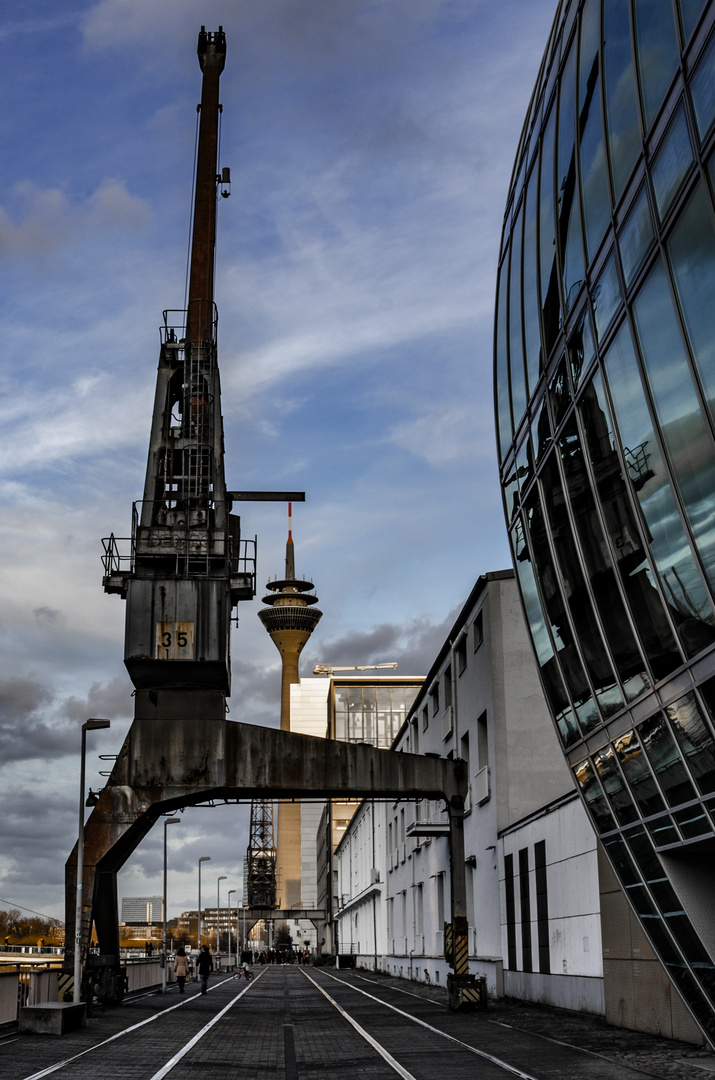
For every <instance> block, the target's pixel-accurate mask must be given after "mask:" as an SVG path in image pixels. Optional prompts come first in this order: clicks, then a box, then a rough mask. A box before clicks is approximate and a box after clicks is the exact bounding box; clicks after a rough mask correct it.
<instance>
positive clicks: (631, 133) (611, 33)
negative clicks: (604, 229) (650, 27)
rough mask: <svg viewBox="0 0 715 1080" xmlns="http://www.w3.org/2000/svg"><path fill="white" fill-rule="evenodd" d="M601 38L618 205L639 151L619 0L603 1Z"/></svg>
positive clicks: (626, 30) (624, 8)
mask: <svg viewBox="0 0 715 1080" xmlns="http://www.w3.org/2000/svg"><path fill="white" fill-rule="evenodd" d="M603 36H604V39H605V44H604V53H603V68H604V85H605V92H606V119H607V126H608V147H609V150H610V155H611V175H612V177H613V186H614V190H615V196H616V201H618V199H620V197H621V195H622V194H623V190H624V188H625V186H626V182H627V180H628V178H629V176H630V174H631V172H632V170H633V166H634V165H635V163H636V159H637V157H638V152H639V150H640V147H641V141H640V127H639V124H638V107H637V104H636V83H635V73H634V71H633V55H632V53H631V32H630V24H629V19H628V4H624V3H623V2H622V0H604V3H603Z"/></svg>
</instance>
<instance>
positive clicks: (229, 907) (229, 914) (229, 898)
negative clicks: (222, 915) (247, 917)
mask: <svg viewBox="0 0 715 1080" xmlns="http://www.w3.org/2000/svg"><path fill="white" fill-rule="evenodd" d="M235 891H236V890H235V889H229V890H228V896H227V898H226V903H227V904H228V966H229V968H230V967H231V893H235ZM236 934H238V922H237V923H236ZM236 963H237V964H238V957H236Z"/></svg>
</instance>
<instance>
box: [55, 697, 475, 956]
mask: <svg viewBox="0 0 715 1080" xmlns="http://www.w3.org/2000/svg"><path fill="white" fill-rule="evenodd" d="M204 697H205V695H203V694H200V693H196V694H190V693H189V694H185V695H181V696H179V695H177V694H175V693H170V692H169V691H161V690H159V691H156V692H155V691H152V692H144V691H138V692H137V694H136V696H135V707H136V714H135V720H134V722H133V724H132V726H131V728H130V730H129V732H128V734H127V736H126V739H125V741H124V745H123V747H122V749H121V752H120V753H119V755H118V756H117V760H116V761H115V763H114V768H113V769H112V773H111V775H110V777H109V779H108V781H107V784H106V786H105V788H104V789H103V791H102V793H101V795H100V798H99V802H98V803H97V805H96V806H95V808H94V809H93V811H92V814H91V815H90V817H89V819H88V821H87V823H86V825H85V833H84V836H85V848H84V874H83V878H84V881H83V896H84V904H83V912H82V925H81V927H80V934H79V943H80V948H81V950H82V961H83V967H84V963H85V961H86V958H87V954H88V948H89V940H90V931H91V927H92V923H93V922H95V924H96V929H97V933H98V935H99V938H100V940H99V949H100V954H102V955H103V956H107V957H114V958H118V956H119V938H118V929H117V928H116V925H114V924H113V920H112V917H111V915H110V913H109V911H108V910H107V909H108V907H110V908H111V909H112V914H113V912H114V910H115V909H114V907H113V905H112V903H111V900H110V897H111V895H112V894H113V889H112V887H111V886H112V883H113V887H114V888H116V880H115V879H116V874H117V872H118V871H119V870H120V869H121V867H122V866H123V865H124V863H125V862H126V860H127V859H128V858H129V856H130V855H131V854H132V852H133V851H134V850H135V849H136V847H137V845H138V844H139V843H140V842H141V840H142V839H143V838H144V837H145V836H146V835H147V833H148V832H149V831H150V829H151V827H152V826H153V824H154V823H155V822H156V821H157V820H158V819H159V817H160V816H161V815H162V814H166V813H168V812H171V813H173V812H174V811H176V810H179V809H182V808H183V807H186V806H193V805H196V804H197V803H200V802H205V801H206V800H207V799H212V798H215V799H224V798H229V799H232V798H238V797H241V798H274V799H276V798H287V799H290V798H294V799H311V798H313V799H316V798H320V799H334V798H341V799H350V798H355V799H361V798H370V799H421V798H426V799H436V800H443V801H444V802H445V804H446V807H447V810H448V811H449V818H450V825H451V830H450V855H451V875H452V921H453V923H454V924H455V927H457V928H460V929H461V927H462V926H463V925H464V926H466V896H465V890H464V886H465V880H464V835H463V820H462V819H463V814H464V800H465V798H466V794H467V777H466V770H465V766H464V762H462V761H460V760H456V761H454V760H451V759H446V758H433V757H423V756H420V755H416V754H405V753H396V752H393V751H390V750H377V749H375V748H374V747H373V746H368V745H365V744H353V743H344V742H336V741H333V740H329V739H320V738H315V737H313V736H310V735H298V734H296V733H295V732H290V731H281V730H277V729H275V728H264V727H258V726H256V725H253V724H239V723H235V722H233V721H229V720H219V719H214V718H207V717H206V715H205V712H204V711H203V708H202V706H203V705H205V702H204V701H203V699H204ZM177 698H178V699H179V700H178V701H177ZM179 701H180V703H181V708H180V711H181V713H182V715H181V716H174V717H171V716H168V715H167V711H168V707H169V706H170V704H171V705H174V706H175V707H176V706H177V705H178V704H179ZM177 711H178V710H177ZM76 869H77V849H76V847H75V850H74V851H73V852H72V854H71V855H70V857H69V859H68V861H67V864H66V874H65V886H66V896H67V898H68V902H67V904H66V940H67V943H68V948H69V946H70V944H71V943H73V942H74V941H75V915H74V898H75V895H76ZM260 917H266V916H265V915H262V916H260ZM270 917H272V918H276V915H275V913H273V914H272V915H271V916H270ZM291 917H292V916H291ZM73 962H74V956H73V954H72V953H70V952H69V951H68V953H67V954H66V955H65V964H66V965H67V966H71V965H72V964H73ZM115 963H118V959H117V960H116V961H115Z"/></svg>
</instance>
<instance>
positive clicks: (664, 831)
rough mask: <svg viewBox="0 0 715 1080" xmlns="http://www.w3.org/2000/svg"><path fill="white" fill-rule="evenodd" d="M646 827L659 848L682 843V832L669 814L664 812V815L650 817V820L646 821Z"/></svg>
mask: <svg viewBox="0 0 715 1080" xmlns="http://www.w3.org/2000/svg"><path fill="white" fill-rule="evenodd" d="M646 827H647V829H648V832H649V833H650V835H651V839H652V840H653V844H654V845H655V847H657V848H660V847H667V846H668V845H669V844H679V843H681V838H680V833H679V832H678V830H677V829H676V827H675V825H674V824H673V822H672V820H671V818H670V817H669V815H668V814H663V815H662V817H657V818H650V820H649V821H646Z"/></svg>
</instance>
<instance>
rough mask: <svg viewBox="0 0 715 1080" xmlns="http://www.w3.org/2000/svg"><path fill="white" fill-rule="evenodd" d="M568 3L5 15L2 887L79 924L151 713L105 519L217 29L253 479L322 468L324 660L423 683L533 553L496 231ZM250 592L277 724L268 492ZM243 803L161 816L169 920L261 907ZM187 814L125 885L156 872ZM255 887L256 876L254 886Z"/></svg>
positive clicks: (178, 261) (140, 459) (238, 350)
mask: <svg viewBox="0 0 715 1080" xmlns="http://www.w3.org/2000/svg"><path fill="white" fill-rule="evenodd" d="M554 8H555V3H554V0H261V2H260V3H256V2H255V0H204V2H198V0H100V2H92V0H24V2H23V4H22V5H19V4H7V5H4V7H3V14H2V15H0V80H2V99H3V101H4V102H5V107H4V108H3V110H2V111H0V145H1V146H2V154H0V295H1V297H2V315H1V316H0V320H1V327H2V348H1V349H0V364H1V365H2V386H3V394H2V397H1V398H0V411H1V414H2V431H3V434H4V437H3V444H2V447H0V502H1V505H0V552H1V558H0V634H1V635H2V645H1V649H0V906H5V907H8V906H18V907H26V908H31V909H33V910H36V911H40V912H42V913H46V914H48V915H51V916H53V917H58V918H63V917H64V896H63V888H64V884H63V883H64V863H65V860H66V858H67V856H68V855H69V852H70V850H71V849H72V846H73V844H74V838H75V837H76V830H77V813H78V795H79V746H80V728H81V724H82V723H83V721H84V720H86V719H87V718H88V717H90V716H96V717H107V718H109V719H111V723H112V726H111V729H110V730H108V731H101V732H95V733H90V734H89V736H88V756H87V780H88V784H89V785H90V786H91V787H93V788H94V789H97V788H99V787H101V785H102V783H103V778H102V777H101V775H100V770H103V769H106V770H108V769H110V768H111V764H112V763H111V760H109V761H107V760H104V761H102V760H100V759H99V756H98V755H100V754H105V755H111V754H116V753H117V752H118V750H119V748H120V746H121V743H122V740H123V737H124V735H125V733H126V731H127V730H128V727H129V723H130V720H131V715H132V699H131V691H132V686H131V683H130V681H129V679H128V676H127V675H126V672H125V670H124V666H123V662H122V656H123V633H124V603H123V602H122V601H121V600H120V599H119V598H118V597H117V596H107V595H105V594H104V592H103V591H102V585H101V577H102V566H101V562H100V556H101V543H100V541H101V538H102V537H106V536H108V535H109V534H110V533H114V534H115V535H116V536H127V535H128V534H129V530H130V524H131V505H132V501H133V500H135V499H138V498H140V497H141V492H142V488H143V482H144V471H145V467H146V454H147V446H148V437H149V425H150V420H151V410H152V404H153V393H154V381H155V375H156V364H157V360H158V347H159V334H158V327H159V325H160V323H161V321H162V312H163V310H164V309H165V308H170V309H179V308H181V307H182V306H183V302H184V300H183V297H184V283H185V272H186V257H187V240H188V233H189V225H190V202H191V184H192V170H193V153H194V139H195V125H196V104H197V102H198V100H199V97H200V89H201V73H200V70H199V66H198V61H197V57H196V40H197V34H198V30H199V28H200V26H201V24H205V25H206V27H207V29H209V30H215V29H217V28H218V25H222V26H223V28H224V30H225V33H226V39H227V59H226V68H225V71H224V73H223V75H222V77H221V101H222V104H223V106H224V110H223V114H222V132H221V155H220V166H221V167H223V166H226V165H227V166H229V167H230V169H231V179H232V190H231V197H230V198H229V199H226V200H220V205H219V218H218V243H217V277H216V301H217V304H218V310H219V366H220V370H221V379H222V401H223V413H224V423H225V434H226V479H227V484H228V487H229V488H239V489H245V490H253V489H274V490H301V491H302V490H304V491H305V492H306V502H305V503H304V504H297V505H295V506H294V514H293V535H294V540H295V545H296V549H295V550H296V569H297V572H298V574H299V576H303V575H305V576H306V577H308V578H309V579H311V580H313V581H314V583H315V586H316V591H317V594H318V596H319V598H320V605H319V606H320V608H321V610H322V611H323V612H324V615H323V619H322V621H321V623H320V625H319V627H318V629H317V630H316V631H315V633H314V635H313V638H312V639H311V641H310V643H309V645H308V646H307V647H306V650H305V652H304V654H303V659H302V674H303V675H304V676H306V675H310V674H311V672H312V666H313V663H315V662H329V663H333V664H369V663H376V662H380V661H397V662H398V663H399V667H398V670H397V673H398V674H401V675H402V674H405V675H412V674H425V673H426V672H427V670H428V669H429V667H430V665H431V663H432V660H433V659H434V656H435V655H436V652H437V650H438V648H439V646H440V644H441V642H442V640H443V638H444V635H445V633H446V631H447V630H448V628H449V626H450V624H451V620H452V619H453V618H454V616H455V614H456V612H457V611H458V610H459V608H460V606H461V604H462V602H463V601H464V600H465V599H466V597H467V595H468V593H469V591H470V589H471V587H472V585H473V584H474V582H475V580H476V578H477V577H478V576H479V575H480V574H482V573H485V572H487V571H490V570H497V569H503V568H504V567H507V566H509V565H510V559H509V552H508V547H507V542H506V533H505V529H504V523H503V516H502V511H501V502H500V496H499V488H498V477H497V463H496V450H495V438H494V420H493V395H492V330H493V312H494V290H495V276H496V263H497V258H498V250H499V241H500V232H501V222H502V217H503V211H504V204H505V200H506V195H507V189H508V185H509V179H510V174H511V168H512V164H513V158H514V154H515V152H516V147H517V141H518V137H519V133H520V130H521V126H522V123H523V119H524V115H525V113H526V109H527V106H528V102H529V97H530V94H531V90H532V87H533V84H534V82H535V79H536V75H537V71H538V66H539V63H540V60H541V54H542V52H543V49H544V46H545V43H546V39H547V36H548V31H549V29H550V25H551V20H552V18H553V14H554ZM242 528H243V534H244V536H253V535H254V534H257V535H258V582H259V587H258V593H257V598H256V600H255V601H253V602H246V603H242V604H241V606H240V610H239V625H238V628H237V629H235V630H234V631H233V637H232V658H233V660H232V665H233V672H232V673H233V690H232V697H231V702H230V706H231V712H230V718H231V719H234V720H241V721H244V722H248V723H257V724H266V725H269V726H278V709H279V700H280V677H279V676H280V667H279V657H278V653H277V651H276V649H275V647H274V646H273V644H272V643H271V641H270V639H269V637H268V635H267V634H266V632H265V630H264V629H263V627H262V625H261V624H260V622H259V620H258V618H257V617H256V613H257V611H258V609H259V608H260V606H261V603H260V599H261V597H262V595H263V594H264V591H265V590H264V589H263V586H264V584H265V582H266V581H267V579H268V578H270V577H274V576H275V575H276V574H279V573H282V570H283V565H282V562H283V558H284V551H285V539H286V528H287V517H286V507H285V505H283V504H245V505H244V506H243V508H242ZM247 827H248V810H247V808H246V807H238V808H237V807H224V808H220V809H199V808H196V809H193V810H187V811H186V812H185V813H184V815H183V817H182V822H181V825H179V826H175V827H173V828H171V829H169V830H168V838H169V849H168V850H169V855H168V857H169V890H168V894H169V903H168V913H169V916H170V917H171V916H174V915H176V914H178V913H179V912H180V911H182V910H185V909H188V908H190V907H192V906H193V907H195V906H196V878H197V871H196V866H197V860H198V858H199V856H209V857H210V858H211V863H210V865H209V864H204V870H203V882H204V885H203V888H204V890H205V896H208V897H209V898H210V901H207V902H211V903H213V902H214V901H213V897H214V896H215V895H216V890H217V888H218V881H217V878H218V876H220V875H226V878H227V880H226V881H224V882H222V883H221V888H222V890H223V891H222V903H224V904H225V898H226V892H227V890H228V889H231V888H232V889H235V890H237V896H238V897H239V898H240V889H241V874H242V860H243V855H244V853H245V848H246V843H247ZM161 832H162V830H161V829H160V828H155V829H154V830H153V832H152V833H151V834H150V835H149V837H147V839H146V840H145V841H144V842H143V843H142V845H141V846H140V847H139V848H138V849H137V851H136V852H135V853H134V855H133V856H132V857H131V859H130V860H129V861H128V863H127V864H126V865H125V867H124V869H123V870H122V872H121V874H120V877H119V893H120V897H121V896H122V895H127V896H137V895H154V894H159V893H160V891H161V863H162V837H161ZM234 900H235V898H234Z"/></svg>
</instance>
